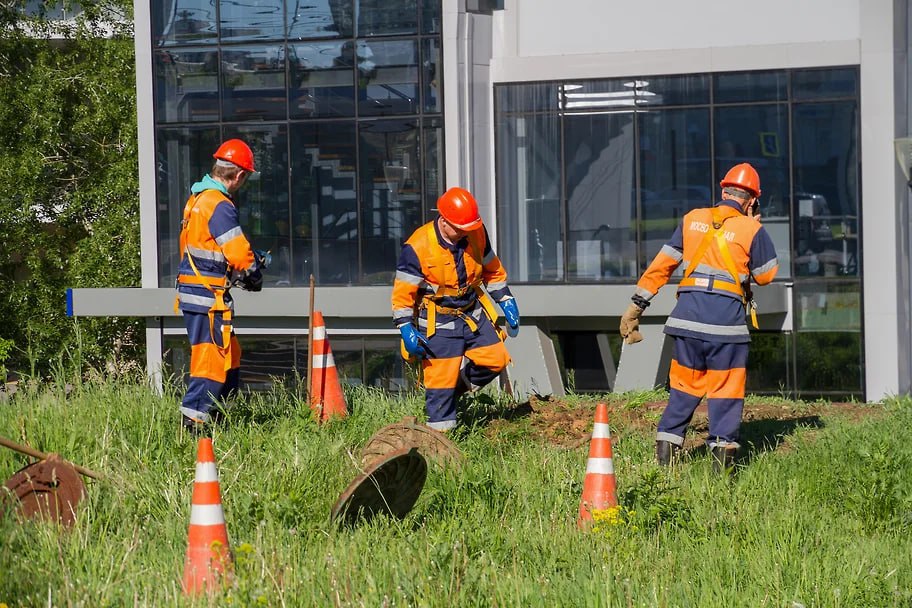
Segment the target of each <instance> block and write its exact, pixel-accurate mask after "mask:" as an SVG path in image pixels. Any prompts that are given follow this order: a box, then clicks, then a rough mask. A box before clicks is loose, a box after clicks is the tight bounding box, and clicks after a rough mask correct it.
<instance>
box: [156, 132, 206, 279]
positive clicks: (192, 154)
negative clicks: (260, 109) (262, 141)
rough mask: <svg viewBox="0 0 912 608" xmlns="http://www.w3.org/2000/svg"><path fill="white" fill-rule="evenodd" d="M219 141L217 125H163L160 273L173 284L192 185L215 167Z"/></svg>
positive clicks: (159, 155)
mask: <svg viewBox="0 0 912 608" xmlns="http://www.w3.org/2000/svg"><path fill="white" fill-rule="evenodd" d="M218 144H219V132H218V128H217V127H183V128H168V129H159V130H158V132H157V133H156V142H155V154H156V157H155V194H156V200H157V202H158V205H157V208H158V247H159V251H158V263H159V266H158V276H159V277H160V279H159V285H160V286H161V287H173V286H174V277H175V276H177V265H178V263H179V262H180V245H179V240H178V239H179V237H180V231H181V218H182V216H183V210H184V203H186V201H187V198H188V197H189V196H190V186H191V184H193V183H194V182H197V181H199V180H200V178H202V177H203V176H204V175H205V174H206V173H208V172H209V170H210V169H212V162H213V161H212V152H213V150H215V149H216V147H217V146H218Z"/></svg>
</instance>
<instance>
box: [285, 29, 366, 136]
mask: <svg viewBox="0 0 912 608" xmlns="http://www.w3.org/2000/svg"><path fill="white" fill-rule="evenodd" d="M288 50H289V53H288V54H289V58H288V59H289V64H288V78H289V83H288V85H289V89H290V93H291V99H290V101H289V104H290V106H289V108H288V114H289V116H290V117H291V118H318V117H326V116H354V115H355V103H354V101H355V69H354V65H355V45H354V43H352V42H351V41H348V42H337V41H331V42H314V43H310V44H293V45H289V47H288Z"/></svg>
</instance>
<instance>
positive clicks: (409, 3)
mask: <svg viewBox="0 0 912 608" xmlns="http://www.w3.org/2000/svg"><path fill="white" fill-rule="evenodd" d="M355 2H356V3H357V9H356V14H357V15H358V34H357V35H358V36H385V35H388V34H417V33H418V3H417V0H395V2H390V0H355Z"/></svg>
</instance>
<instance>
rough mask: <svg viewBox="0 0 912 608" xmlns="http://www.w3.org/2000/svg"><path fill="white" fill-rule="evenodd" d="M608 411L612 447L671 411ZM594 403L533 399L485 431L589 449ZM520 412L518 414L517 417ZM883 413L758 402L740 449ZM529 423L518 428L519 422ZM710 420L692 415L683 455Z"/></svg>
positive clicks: (618, 404)
mask: <svg viewBox="0 0 912 608" xmlns="http://www.w3.org/2000/svg"><path fill="white" fill-rule="evenodd" d="M603 402H604V403H605V404H606V405H607V406H608V420H609V423H610V425H611V431H612V442H617V441H619V440H620V438H622V437H623V436H624V435H625V434H627V433H634V434H650V433H653V432H655V428H656V424H657V423H658V421H659V418H660V417H661V415H662V411H663V410H664V408H665V406H666V405H667V403H668V402H667V401H661V402H648V403H642V404H630V403H627V402H622V401H603ZM597 403H599V402H598V401H596V400H593V401H591V402H585V401H583V402H580V401H579V400H575V402H574V403H573V404H570V403H567V402H565V401H563V400H561V399H559V398H554V397H551V398H535V397H533V398H532V399H530V400H529V401H528V402H525V403H521V404H519V405H517V406H516V408H515V409H514V410H513V413H515V414H516V415H509V414H508V415H506V416H504V417H503V418H500V419H496V420H492V421H491V422H490V423H489V425H488V428H487V430H486V434H487V435H488V437H490V438H491V439H496V438H497V437H498V436H501V435H509V434H510V433H511V431H512V430H513V429H514V428H515V427H516V426H517V425H518V424H528V428H529V431H530V432H531V435H532V436H533V437H534V438H535V439H537V440H539V441H541V442H542V443H547V444H550V445H554V446H557V447H560V448H565V449H576V448H579V447H582V446H585V445H588V443H589V438H590V435H591V432H592V423H593V419H594V417H595V406H596V405H597ZM517 412H519V413H517ZM883 412H884V410H883V408H881V407H878V406H876V405H867V404H862V403H825V402H812V403H805V402H801V401H794V402H788V401H779V400H770V401H768V402H767V401H762V400H761V401H758V402H749V403H747V404H745V406H744V413H743V415H742V425H741V431H742V439H741V442H742V443H748V442H753V443H756V444H763V443H767V444H772V447H778V446H779V445H780V443H781V442H782V438H783V437H784V436H785V435H788V434H790V433H791V432H792V431H793V430H794V429H795V428H797V427H799V426H804V427H811V428H820V427H822V426H824V422H823V418H824V417H827V418H839V419H847V420H849V421H852V422H858V421H860V420H862V419H863V418H869V417H871V416H881V415H883ZM521 420H522V421H525V422H520V421H521ZM708 425H709V417H708V412H707V406H706V403H705V402H704V403H702V404H701V405H700V406H699V407H698V408H697V410H696V412H695V413H694V417H693V421H692V422H691V426H690V432H689V433H688V438H687V441H686V442H685V446H684V447H685V449H689V448H693V447H695V446H697V445H701V444H702V443H703V441H704V438H705V436H706V432H707V430H708Z"/></svg>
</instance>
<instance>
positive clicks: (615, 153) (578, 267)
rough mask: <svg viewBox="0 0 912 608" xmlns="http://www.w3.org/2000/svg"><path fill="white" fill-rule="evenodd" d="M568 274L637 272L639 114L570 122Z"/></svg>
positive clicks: (597, 116)
mask: <svg viewBox="0 0 912 608" xmlns="http://www.w3.org/2000/svg"><path fill="white" fill-rule="evenodd" d="M564 129H565V135H564V137H565V145H566V158H567V161H566V164H567V168H566V181H567V239H568V241H569V247H568V256H569V266H568V276H569V277H570V278H572V279H579V280H590V281H592V280H595V281H600V280H602V279H608V278H612V277H633V276H635V275H636V234H635V230H634V225H635V222H636V207H635V205H632V204H631V201H633V200H634V199H633V198H632V197H634V196H635V193H636V182H635V175H634V157H633V155H634V149H635V147H634V145H633V113H628V112H625V113H614V114H592V115H590V114H587V115H568V116H567V118H566V121H565V127H564Z"/></svg>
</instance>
